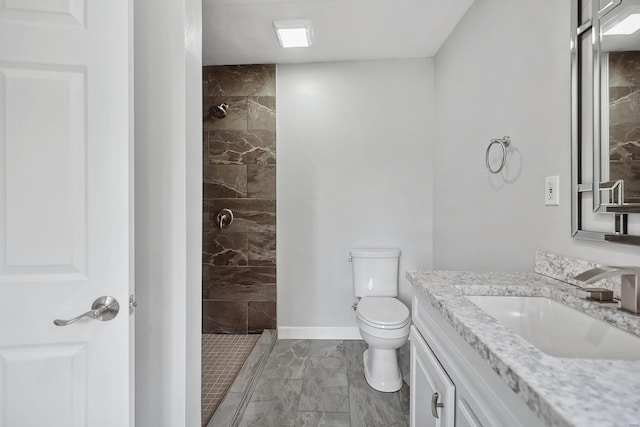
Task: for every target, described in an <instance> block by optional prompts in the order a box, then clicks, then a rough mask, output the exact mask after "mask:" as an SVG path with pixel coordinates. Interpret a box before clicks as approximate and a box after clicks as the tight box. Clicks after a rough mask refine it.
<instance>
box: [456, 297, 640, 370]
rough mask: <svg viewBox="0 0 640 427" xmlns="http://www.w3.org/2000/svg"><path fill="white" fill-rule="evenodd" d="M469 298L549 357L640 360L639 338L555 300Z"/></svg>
mask: <svg viewBox="0 0 640 427" xmlns="http://www.w3.org/2000/svg"><path fill="white" fill-rule="evenodd" d="M466 298H467V299H468V300H470V301H471V302H472V303H474V304H475V305H477V306H478V307H480V308H481V309H482V310H484V311H485V312H486V313H487V314H489V315H490V316H492V317H494V318H495V319H496V320H498V321H499V322H501V323H503V324H504V325H506V326H508V327H509V328H511V329H512V330H513V331H514V332H515V333H516V334H518V335H520V336H521V337H522V338H524V339H525V340H527V341H529V342H530V343H531V344H533V345H534V346H535V347H537V348H538V349H540V350H541V351H543V352H545V353H547V354H548V355H550V356H555V357H573V358H584V359H614V360H640V337H637V336H636V335H633V334H630V333H628V332H625V331H623V330H621V329H618V328H616V327H615V326H612V325H610V324H609V323H607V322H604V321H602V320H599V319H595V318H593V317H591V316H589V315H587V314H585V313H583V312H581V311H578V310H575V309H573V308H571V307H567V306H566V305H564V304H561V303H559V302H557V301H554V300H552V299H549V298H543V297H516V296H467V297H466Z"/></svg>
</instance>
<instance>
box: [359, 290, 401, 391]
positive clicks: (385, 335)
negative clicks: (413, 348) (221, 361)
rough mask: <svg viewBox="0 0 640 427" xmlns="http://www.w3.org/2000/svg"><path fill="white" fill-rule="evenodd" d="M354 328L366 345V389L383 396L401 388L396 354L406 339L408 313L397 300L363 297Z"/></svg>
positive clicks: (364, 357)
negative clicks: (367, 384) (378, 392)
mask: <svg viewBox="0 0 640 427" xmlns="http://www.w3.org/2000/svg"><path fill="white" fill-rule="evenodd" d="M356 324H357V325H358V329H359V330H360V335H362V338H363V339H364V341H365V342H366V343H367V344H368V349H367V350H366V351H365V352H364V356H363V359H364V360H363V361H364V375H365V378H366V380H367V383H369V385H370V386H371V387H372V388H374V389H376V390H378V391H383V392H394V391H398V390H400V388H401V387H402V374H401V373H400V368H399V367H398V356H397V352H396V350H397V349H398V348H400V347H402V345H404V343H406V342H407V339H408V338H409V330H410V327H411V316H410V314H409V309H408V308H407V307H406V306H405V305H404V304H403V303H402V302H400V301H399V300H397V299H396V298H390V297H364V298H362V299H361V300H360V302H359V303H358V305H357V308H356Z"/></svg>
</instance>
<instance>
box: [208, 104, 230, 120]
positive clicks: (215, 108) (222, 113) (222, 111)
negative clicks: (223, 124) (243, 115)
mask: <svg viewBox="0 0 640 427" xmlns="http://www.w3.org/2000/svg"><path fill="white" fill-rule="evenodd" d="M228 108H229V104H225V103H224V102H223V103H222V104H220V105H212V106H211V107H209V115H211V116H213V117H217V118H219V119H224V118H225V117H227V109H228Z"/></svg>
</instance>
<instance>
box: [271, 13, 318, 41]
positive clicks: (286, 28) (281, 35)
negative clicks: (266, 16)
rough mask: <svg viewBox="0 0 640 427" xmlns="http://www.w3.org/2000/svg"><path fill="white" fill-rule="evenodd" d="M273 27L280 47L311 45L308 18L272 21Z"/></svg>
mask: <svg viewBox="0 0 640 427" xmlns="http://www.w3.org/2000/svg"><path fill="white" fill-rule="evenodd" d="M273 29H274V30H276V34H277V35H278V41H279V42H280V46H282V47H309V46H311V21H309V20H308V19H293V20H288V21H273Z"/></svg>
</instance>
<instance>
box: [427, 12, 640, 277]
mask: <svg viewBox="0 0 640 427" xmlns="http://www.w3.org/2000/svg"><path fill="white" fill-rule="evenodd" d="M569 8H570V2H569V1H561V2H558V1H554V0H541V1H534V2H530V1H523V0H520V1H513V2H505V1H500V0H476V2H475V3H474V5H473V6H472V7H471V8H470V9H469V11H468V12H467V14H466V15H465V16H464V18H463V19H462V21H461V22H460V23H459V24H458V25H457V27H456V28H455V30H454V31H453V33H452V34H451V36H450V37H449V39H448V40H447V41H446V42H445V44H444V45H443V47H442V48H441V49H440V51H439V52H438V54H437V55H436V57H435V87H436V89H435V93H436V95H435V96H436V113H435V122H436V128H437V129H436V131H437V133H436V135H437V136H436V143H435V162H434V164H435V168H434V171H435V196H434V198H435V203H434V206H435V208H434V221H435V228H434V238H435V240H434V245H435V246H434V253H435V258H434V264H435V267H436V268H438V269H456V270H461V269H468V270H495V271H531V270H532V268H533V260H534V253H535V251H536V250H537V249H540V250H545V251H549V252H554V253H558V254H562V255H568V256H573V257H576V258H583V259H587V260H592V261H596V262H600V263H608V264H615V265H620V264H632V265H633V264H640V259H639V253H640V250H639V249H638V248H637V247H630V246H624V245H616V244H611V243H610V244H607V243H595V242H585V241H580V240H574V239H572V238H571V224H570V219H571V202H570V192H569V190H570V179H571V176H570V173H571V147H570V125H571V117H570V56H569V35H570V23H569V17H570V15H569V12H570V9H569ZM504 135H509V136H511V140H512V150H511V154H510V157H509V168H510V169H509V171H508V173H506V174H504V175H498V176H492V175H490V174H489V172H488V171H487V169H486V167H485V158H484V157H485V149H486V147H487V145H488V143H489V139H491V138H501V137H502V136H504ZM548 175H560V206H557V207H545V206H544V203H543V200H544V199H543V194H544V177H545V176H548ZM505 177H506V179H505Z"/></svg>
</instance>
